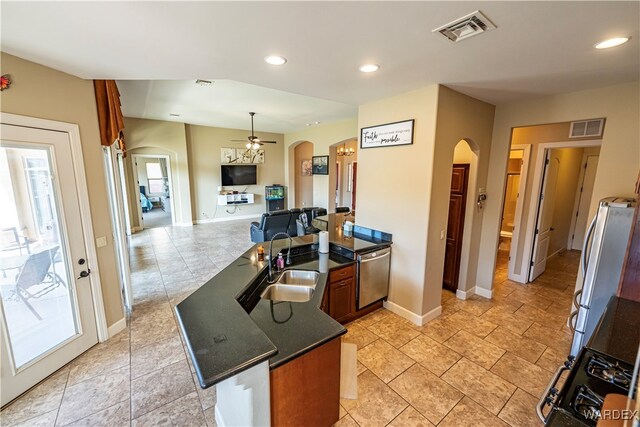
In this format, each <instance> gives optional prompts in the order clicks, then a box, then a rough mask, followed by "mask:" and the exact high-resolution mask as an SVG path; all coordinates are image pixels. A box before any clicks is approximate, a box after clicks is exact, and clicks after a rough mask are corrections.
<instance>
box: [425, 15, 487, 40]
mask: <svg viewBox="0 0 640 427" xmlns="http://www.w3.org/2000/svg"><path fill="white" fill-rule="evenodd" d="M495 29H496V26H495V25H494V24H493V22H491V21H490V20H489V18H487V17H486V16H484V15H483V14H482V12H480V11H479V10H476V11H475V12H473V13H471V14H469V15H467V16H464V17H462V18H460V19H456V20H455V21H453V22H450V23H448V24H447V25H443V26H442V27H440V28H436V29H435V30H433V32H434V33H436V34H440V35H441V36H443V37H446V39H447V40H449V41H452V42H454V43H457V42H459V41H460V40H464V39H468V38H469V37H473V36H477V35H479V34H482V33H484V32H486V31H490V30H495Z"/></svg>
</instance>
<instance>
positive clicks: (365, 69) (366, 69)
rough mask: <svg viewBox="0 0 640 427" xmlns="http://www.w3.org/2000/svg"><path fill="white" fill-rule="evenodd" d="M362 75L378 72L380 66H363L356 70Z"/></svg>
mask: <svg viewBox="0 0 640 427" xmlns="http://www.w3.org/2000/svg"><path fill="white" fill-rule="evenodd" d="M358 69H359V70H360V71H362V72H363V73H373V72H374V71H378V70H379V69H380V66H379V65H378V64H364V65H361V66H360V68H358Z"/></svg>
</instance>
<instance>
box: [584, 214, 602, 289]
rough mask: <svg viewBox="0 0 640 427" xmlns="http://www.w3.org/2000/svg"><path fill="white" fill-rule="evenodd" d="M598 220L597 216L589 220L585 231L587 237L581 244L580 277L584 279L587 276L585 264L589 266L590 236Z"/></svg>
mask: <svg viewBox="0 0 640 427" xmlns="http://www.w3.org/2000/svg"><path fill="white" fill-rule="evenodd" d="M597 219H598V215H597V214H596V215H595V216H594V217H593V220H591V224H589V230H588V231H587V235H586V236H585V238H584V242H583V244H582V262H581V263H580V265H581V266H582V277H583V278H584V276H585V274H587V264H589V258H588V257H589V254H588V251H587V249H588V248H589V243H590V240H591V236H592V235H593V230H594V229H595V228H596V220H597Z"/></svg>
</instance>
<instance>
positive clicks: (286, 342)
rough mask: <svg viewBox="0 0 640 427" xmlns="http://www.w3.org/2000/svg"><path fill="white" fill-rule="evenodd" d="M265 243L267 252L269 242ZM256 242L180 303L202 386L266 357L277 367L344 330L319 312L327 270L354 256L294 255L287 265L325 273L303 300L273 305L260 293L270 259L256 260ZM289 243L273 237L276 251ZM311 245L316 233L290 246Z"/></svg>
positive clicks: (305, 247)
mask: <svg viewBox="0 0 640 427" xmlns="http://www.w3.org/2000/svg"><path fill="white" fill-rule="evenodd" d="M262 245H263V246H264V247H265V250H268V243H263V244H262ZM312 245H313V246H312ZM257 246H258V245H254V246H253V247H252V248H251V249H249V250H248V251H246V252H245V253H244V254H243V255H242V256H240V257H239V258H238V259H236V260H235V261H233V262H232V263H231V264H229V265H228V266H227V267H226V268H225V269H224V270H222V271H221V272H220V273H218V274H217V275H216V276H214V277H213V278H211V280H209V281H208V282H207V283H205V284H204V285H203V286H202V287H200V288H199V289H197V290H196V291H195V292H194V293H192V294H191V295H190V296H188V297H187V298H186V299H185V300H184V301H182V302H181V303H179V304H178V305H177V306H176V313H177V317H178V322H179V324H180V328H181V330H182V333H183V336H184V337H185V341H186V343H187V347H188V349H189V353H190V356H191V360H192V361H193V365H194V368H195V370H196V374H197V376H198V381H199V383H200V386H201V387H203V388H206V387H209V386H211V385H213V384H216V383H218V382H220V381H222V380H224V379H227V378H229V377H231V376H233V375H236V374H238V373H240V372H241V371H243V370H245V369H248V368H250V367H252V366H255V365H257V364H258V363H261V362H263V361H264V360H267V359H269V364H270V367H271V368H272V369H273V368H275V367H277V366H279V365H281V364H283V363H285V362H287V361H289V360H291V359H293V358H295V357H297V356H299V355H301V354H303V353H305V352H307V351H309V350H311V349H313V348H315V347H318V346H320V345H322V344H324V343H326V342H328V341H330V340H332V339H334V338H336V337H338V336H340V335H342V334H344V333H346V329H345V328H344V327H343V326H342V325H341V324H339V323H338V322H336V321H335V320H333V319H332V318H331V317H329V315H327V314H326V313H324V312H323V311H321V310H320V304H321V303H322V297H323V294H324V290H325V286H326V282H327V277H328V273H327V271H328V270H330V269H332V268H336V267H340V266H343V265H348V264H350V263H353V260H350V259H347V258H344V257H341V256H339V255H335V254H330V255H329V256H327V258H324V259H322V260H321V259H320V256H319V255H318V254H317V251H316V252H315V253H311V254H307V255H300V256H294V257H293V258H292V265H291V266H287V268H297V269H309V270H316V271H321V273H320V278H319V281H318V284H317V285H316V289H315V291H314V294H313V296H312V298H311V300H310V301H308V302H305V303H286V302H276V303H275V304H272V303H271V302H270V301H268V300H261V299H260V297H259V295H260V293H261V289H262V288H264V286H266V282H265V281H264V279H265V277H266V275H267V263H266V262H265V261H258V260H257V257H256V249H257ZM287 246H288V240H287V239H284V240H276V241H274V254H275V253H277V251H279V250H281V249H283V248H286V247H287ZM311 248H317V236H316V235H309V236H302V237H294V238H293V244H292V249H296V250H303V251H308V250H310V249H311ZM292 253H294V252H293V251H292ZM321 262H322V265H321ZM321 267H322V268H321ZM256 296H257V297H256ZM252 299H253V301H252ZM272 309H273V311H272Z"/></svg>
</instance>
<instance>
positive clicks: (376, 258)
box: [360, 252, 391, 264]
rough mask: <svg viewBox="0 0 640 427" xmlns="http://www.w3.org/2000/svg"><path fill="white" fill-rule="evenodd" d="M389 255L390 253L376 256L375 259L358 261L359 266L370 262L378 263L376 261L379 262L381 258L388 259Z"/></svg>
mask: <svg viewBox="0 0 640 427" xmlns="http://www.w3.org/2000/svg"><path fill="white" fill-rule="evenodd" d="M389 255H391V252H387V253H385V254H384V255H380V256H377V257H375V258H367V259H362V260H361V261H360V264H365V263H367V262H371V261H378V260H381V259H382V258H385V257H388V256H389Z"/></svg>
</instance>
